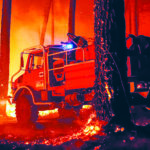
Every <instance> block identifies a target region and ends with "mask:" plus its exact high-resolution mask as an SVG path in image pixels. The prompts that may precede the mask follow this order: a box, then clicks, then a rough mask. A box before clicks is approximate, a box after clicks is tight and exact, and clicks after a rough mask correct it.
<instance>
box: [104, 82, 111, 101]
mask: <svg viewBox="0 0 150 150" xmlns="http://www.w3.org/2000/svg"><path fill="white" fill-rule="evenodd" d="M105 89H106V91H107V94H108V98H109V100H110V99H111V93H110V91H109V88H108V85H107V84H106V86H105Z"/></svg>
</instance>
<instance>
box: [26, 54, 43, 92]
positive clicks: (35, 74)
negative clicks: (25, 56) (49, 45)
mask: <svg viewBox="0 0 150 150" xmlns="http://www.w3.org/2000/svg"><path fill="white" fill-rule="evenodd" d="M24 80H25V82H26V85H28V86H31V87H32V88H33V89H35V90H43V89H44V60H43V55H42V53H36V54H30V58H29V64H28V69H27V71H26V73H25V77H24Z"/></svg>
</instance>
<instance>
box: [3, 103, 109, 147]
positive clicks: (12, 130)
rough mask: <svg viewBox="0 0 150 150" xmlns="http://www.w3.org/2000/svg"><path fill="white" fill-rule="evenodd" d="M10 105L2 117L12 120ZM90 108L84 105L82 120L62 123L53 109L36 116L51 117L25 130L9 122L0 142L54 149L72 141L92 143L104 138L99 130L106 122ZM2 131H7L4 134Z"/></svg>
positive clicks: (77, 119) (102, 131)
mask: <svg viewBox="0 0 150 150" xmlns="http://www.w3.org/2000/svg"><path fill="white" fill-rule="evenodd" d="M10 106H11V105H10V104H9V103H7V105H6V114H7V116H9V117H13V118H15V113H14V112H15V106H11V107H10ZM90 108H91V107H89V106H84V107H83V108H82V109H81V111H80V112H81V114H82V117H81V116H79V117H76V118H66V119H64V120H65V121H64V120H63V119H60V118H59V115H58V110H57V109H55V110H51V111H44V112H40V113H39V115H40V117H41V118H42V117H43V118H46V116H51V119H50V120H46V121H38V122H37V123H36V124H34V125H28V126H27V127H23V126H20V125H18V124H17V123H13V124H12V125H11V127H7V125H6V126H5V128H4V131H2V132H1V133H0V139H1V140H0V143H1V144H11V143H13V142H15V143H17V145H22V144H24V145H36V144H39V145H41V144H42V145H43V144H44V145H52V146H58V145H62V144H63V143H65V142H69V141H72V140H77V141H83V142H85V141H89V140H96V136H97V135H99V136H106V133H104V130H103V128H102V127H103V126H105V125H106V124H107V122H106V121H100V120H99V119H97V118H96V113H94V112H93V111H91V109H90ZM47 118H49V117H47ZM81 118H82V119H81ZM69 119H71V121H69ZM62 120H63V121H62ZM66 120H67V121H66ZM3 132H7V134H6V133H3ZM79 143H80V142H79Z"/></svg>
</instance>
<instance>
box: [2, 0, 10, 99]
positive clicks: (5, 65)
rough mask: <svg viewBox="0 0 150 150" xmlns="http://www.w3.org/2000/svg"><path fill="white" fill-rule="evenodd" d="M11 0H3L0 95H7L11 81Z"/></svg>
mask: <svg viewBox="0 0 150 150" xmlns="http://www.w3.org/2000/svg"><path fill="white" fill-rule="evenodd" d="M10 20H11V0H3V7H2V21H1V49H0V97H6V96H7V92H8V81H9V53H10Z"/></svg>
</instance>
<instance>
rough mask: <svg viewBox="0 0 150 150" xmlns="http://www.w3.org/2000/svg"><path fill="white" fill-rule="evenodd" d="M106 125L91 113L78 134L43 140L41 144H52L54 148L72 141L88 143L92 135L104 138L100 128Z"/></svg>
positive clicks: (104, 134)
mask: <svg viewBox="0 0 150 150" xmlns="http://www.w3.org/2000/svg"><path fill="white" fill-rule="evenodd" d="M107 123H108V122H106V121H100V120H99V119H97V118H96V114H95V113H93V114H91V115H90V117H89V119H88V120H87V122H86V123H85V125H84V126H83V127H82V128H81V129H80V130H79V131H78V132H76V133H73V134H72V135H66V136H62V137H57V138H54V139H49V140H45V141H43V142H42V143H41V144H46V145H51V144H52V145H53V146H56V145H61V144H62V143H64V142H67V141H70V140H73V139H82V140H83V141H88V140H89V139H90V138H91V137H93V136H94V135H101V136H106V133H104V132H103V129H102V127H103V126H105V125H106V124H107Z"/></svg>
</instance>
